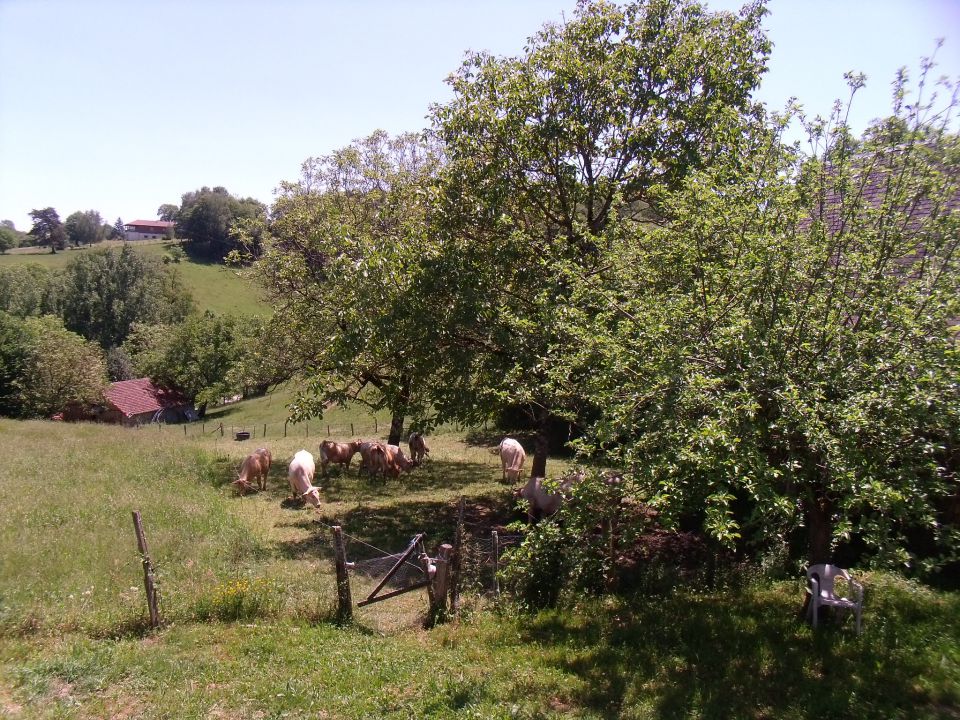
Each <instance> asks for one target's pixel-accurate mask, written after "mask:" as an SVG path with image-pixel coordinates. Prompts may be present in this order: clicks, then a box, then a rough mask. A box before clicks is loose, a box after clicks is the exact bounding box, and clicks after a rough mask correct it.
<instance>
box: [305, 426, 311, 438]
mask: <svg viewBox="0 0 960 720" xmlns="http://www.w3.org/2000/svg"><path fill="white" fill-rule="evenodd" d="M304 437H310V423H309V422H307V429H306V433H305V434H304Z"/></svg>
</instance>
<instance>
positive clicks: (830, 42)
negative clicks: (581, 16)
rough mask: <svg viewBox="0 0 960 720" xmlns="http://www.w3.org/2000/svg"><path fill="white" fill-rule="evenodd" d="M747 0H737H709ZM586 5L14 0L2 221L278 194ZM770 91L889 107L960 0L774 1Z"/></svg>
mask: <svg viewBox="0 0 960 720" xmlns="http://www.w3.org/2000/svg"><path fill="white" fill-rule="evenodd" d="M706 2H707V5H709V7H710V8H712V9H716V10H721V9H723V10H736V9H737V8H739V6H740V5H741V4H742V3H741V2H740V0H706ZM575 6H576V2H575V0H484V1H483V2H478V1H475V2H470V1H468V0H354V1H353V2H344V1H341V2H335V1H334V0H263V1H262V2H250V1H247V0H162V1H161V0H154V1H153V2H147V1H141V2H137V1H131V0H0V219H9V220H12V221H13V222H14V223H15V224H16V226H17V228H18V229H20V230H29V229H30V227H31V224H32V222H31V219H30V216H29V213H30V211H31V210H33V209H39V208H44V207H50V206H52V207H54V208H55V209H56V210H57V212H58V213H59V215H60V218H61V219H63V220H65V219H66V218H67V216H69V215H70V214H71V213H73V212H75V211H86V210H96V211H98V212H99V213H100V214H101V216H102V217H103V219H104V221H105V222H108V223H110V224H112V223H113V222H114V221H115V220H116V219H117V218H118V217H119V218H122V219H123V220H124V221H125V222H131V221H133V220H137V219H145V220H152V219H156V213H157V208H159V206H160V205H162V204H165V203H172V204H174V205H179V204H180V198H181V195H183V194H184V193H186V192H189V191H192V190H197V189H199V188H201V187H203V186H210V187H214V186H217V185H222V186H224V187H226V188H227V189H228V190H229V191H230V192H231V193H232V194H234V195H236V196H239V197H254V198H256V199H258V200H260V201H261V202H264V203H267V204H270V203H271V202H272V201H273V198H274V189H275V188H276V187H277V185H278V184H279V183H280V182H281V181H283V180H296V179H297V178H298V176H299V173H300V166H301V164H302V163H303V161H304V160H306V159H307V158H308V157H313V156H319V155H326V154H328V153H330V152H332V151H333V150H336V149H337V148H340V147H343V146H345V145H347V144H349V143H350V142H351V141H352V140H354V139H357V138H361V137H365V136H367V135H369V134H370V133H371V132H373V131H374V130H376V129H384V130H386V131H388V132H389V133H391V134H396V133H400V132H404V131H417V130H421V129H423V128H424V127H427V125H428V124H429V121H428V119H427V115H428V114H429V110H430V106H431V104H434V103H443V102H446V101H448V100H449V99H450V98H451V94H450V91H449V89H448V87H447V85H446V84H445V83H444V80H445V78H446V77H447V76H448V75H450V74H451V73H452V72H454V71H455V70H456V69H457V68H458V67H459V66H460V63H461V62H462V60H463V57H464V53H465V52H467V51H470V50H474V51H479V50H485V51H488V52H491V53H493V54H496V55H508V56H516V55H520V54H522V52H523V47H524V44H525V42H526V39H527V38H528V37H529V36H531V35H532V34H534V33H535V32H536V31H537V30H538V29H539V28H540V27H541V26H542V25H543V24H544V23H545V22H555V21H562V20H563V18H564V17H567V18H570V17H572V16H573V10H574V8H575ZM768 7H769V10H770V14H769V15H768V16H767V18H766V20H765V22H764V26H765V28H766V30H767V33H768V35H769V37H770V38H771V40H772V41H773V43H774V48H773V52H772V54H771V58H770V62H769V66H770V69H769V71H768V73H767V75H766V77H765V79H764V81H763V84H762V86H761V87H760V89H759V91H758V93H757V98H758V99H759V100H762V101H763V102H765V103H767V104H768V105H769V106H770V107H772V108H775V109H780V108H782V107H783V106H784V105H785V103H786V102H787V100H788V98H790V97H796V98H798V100H799V101H800V102H801V103H802V104H803V105H804V108H805V109H806V110H807V111H808V112H809V113H810V114H812V115H815V114H818V113H819V114H827V113H829V111H830V108H831V105H832V103H833V101H834V100H835V99H837V98H845V97H846V96H847V94H848V93H847V89H846V84H845V81H844V79H843V74H844V72H845V71H847V70H855V71H861V72H864V73H866V75H867V78H868V80H867V82H868V85H867V87H866V89H865V90H863V91H861V92H860V93H858V96H857V101H856V103H855V105H854V111H853V113H852V114H851V122H852V125H853V127H854V130H855V131H857V132H860V131H862V130H863V128H865V127H866V125H867V123H868V122H869V121H870V120H871V119H872V118H876V117H880V116H882V115H885V114H887V112H888V111H889V108H890V83H891V81H892V80H893V78H894V76H895V73H896V70H897V68H899V67H901V66H906V67H908V69H912V74H913V75H914V76H916V74H917V69H918V67H919V60H920V58H921V57H924V56H929V55H930V54H931V53H933V51H934V49H935V41H936V39H937V38H943V39H944V45H943V47H942V48H941V49H940V50H939V51H938V53H937V55H936V60H937V63H938V67H937V74H938V75H939V74H945V75H949V76H952V77H954V78H957V77H960V0H770V2H769V4H768Z"/></svg>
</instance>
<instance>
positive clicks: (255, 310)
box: [0, 240, 271, 316]
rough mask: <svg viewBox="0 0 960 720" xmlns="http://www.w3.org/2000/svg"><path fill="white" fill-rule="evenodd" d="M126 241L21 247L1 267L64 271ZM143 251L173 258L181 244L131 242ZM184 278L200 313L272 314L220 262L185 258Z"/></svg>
mask: <svg viewBox="0 0 960 720" xmlns="http://www.w3.org/2000/svg"><path fill="white" fill-rule="evenodd" d="M123 244H124V243H123V242H122V241H116V240H108V241H104V242H102V243H100V244H98V245H95V246H93V247H92V248H91V247H81V248H79V249H70V250H61V251H59V252H57V253H55V254H54V253H51V252H50V251H49V250H47V249H45V248H44V249H37V248H17V249H15V250H12V251H10V252H8V253H7V254H5V255H0V267H2V266H4V265H14V264H21V263H35V264H37V265H41V266H43V267H46V268H51V269H62V268H63V267H66V265H67V263H69V262H70V260H71V259H73V258H74V257H76V256H77V255H78V254H81V253H86V252H91V251H95V250H96V249H97V248H110V247H112V248H119V247H121V246H122V245H123ZM129 244H130V245H132V246H133V247H134V248H135V249H136V250H138V251H139V252H142V253H144V254H145V255H152V256H154V257H157V258H163V257H165V256H169V251H170V249H171V248H173V247H176V246H178V245H179V243H178V242H177V241H173V240H137V241H135V242H132V243H129ZM171 266H172V267H173V268H174V269H176V271H177V273H179V275H180V279H181V281H182V282H183V284H184V286H185V287H186V288H187V289H189V291H190V293H191V295H192V296H193V299H194V302H195V303H196V305H197V310H198V311H199V312H203V311H204V310H210V311H211V312H214V313H217V314H219V315H224V314H231V315H246V316H249V315H268V314H270V312H271V310H270V307H269V306H268V305H267V304H266V303H265V302H263V299H262V297H263V296H262V292H261V290H260V289H259V288H257V286H256V285H255V284H254V283H253V282H251V281H249V280H247V279H245V278H243V277H241V276H240V275H239V274H238V271H237V270H236V269H234V268H228V267H225V266H224V265H220V264H217V263H207V262H195V261H193V260H192V259H190V258H189V257H184V258H183V259H182V260H181V261H180V262H178V263H171Z"/></svg>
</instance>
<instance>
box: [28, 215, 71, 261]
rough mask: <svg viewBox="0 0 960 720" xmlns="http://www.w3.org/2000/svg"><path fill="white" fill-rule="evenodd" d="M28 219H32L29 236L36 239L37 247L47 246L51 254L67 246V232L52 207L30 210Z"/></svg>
mask: <svg viewBox="0 0 960 720" xmlns="http://www.w3.org/2000/svg"><path fill="white" fill-rule="evenodd" d="M30 217H32V218H33V227H32V228H30V232H29V235H30V236H31V237H34V238H36V240H37V245H42V246H49V247H50V252H51V253H55V252H57V250H63V249H64V248H65V247H66V246H67V231H66V230H65V229H64V227H63V223H62V222H60V216H59V215H58V214H57V211H56V210H54V209H53V208H52V207H48V208H43V209H42V210H31V211H30Z"/></svg>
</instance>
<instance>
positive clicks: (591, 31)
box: [419, 0, 769, 475]
mask: <svg viewBox="0 0 960 720" xmlns="http://www.w3.org/2000/svg"><path fill="white" fill-rule="evenodd" d="M764 12H765V10H764V9H763V6H762V4H761V3H755V4H752V5H749V6H747V7H746V8H745V9H744V10H743V11H742V13H741V14H740V15H734V14H730V13H712V12H709V11H708V10H707V9H706V8H705V7H703V6H701V5H699V4H697V3H694V2H689V1H687V0H650V1H649V2H634V3H630V4H627V5H625V6H623V7H618V6H616V5H613V4H610V3H605V2H596V3H590V2H583V3H581V4H579V5H578V7H577V10H576V12H575V15H574V17H573V19H571V20H570V21H569V22H567V23H565V24H562V25H548V26H546V27H544V28H543V30H541V31H540V32H539V33H537V34H536V35H535V36H534V37H533V38H531V39H530V41H529V44H528V46H527V49H526V51H525V53H524V55H523V56H521V57H519V58H497V57H492V56H490V55H487V54H484V53H474V54H471V55H470V56H468V58H467V60H466V61H465V62H464V64H463V66H462V67H461V68H460V69H459V70H458V71H457V72H456V73H455V74H454V75H453V76H452V78H451V79H450V84H451V86H452V89H453V92H454V99H453V100H452V101H450V102H449V103H447V104H446V105H442V106H439V107H436V108H435V109H434V122H435V131H436V133H437V135H438V136H439V137H440V138H441V140H442V141H443V143H444V148H445V152H446V153H447V157H448V160H449V164H448V166H447V169H446V172H445V174H444V185H443V194H442V195H441V203H440V206H439V207H438V210H437V213H436V215H435V217H434V219H435V224H436V227H437V228H439V229H440V236H439V248H438V250H437V252H436V253H434V254H433V255H432V256H431V257H429V258H428V259H427V267H426V270H425V273H424V275H423V280H422V287H420V288H419V292H420V293H422V294H424V295H428V296H429V295H431V294H432V293H435V295H434V296H433V302H432V303H431V307H432V308H433V309H434V310H435V311H436V312H435V313H434V318H433V321H432V323H431V326H432V327H434V328H435V329H436V333H435V336H434V338H433V339H431V341H430V342H431V345H432V346H433V347H435V348H437V349H438V350H441V351H443V352H444V353H445V354H446V359H445V361H444V362H443V363H442V367H441V368H440V371H439V372H438V373H436V374H435V376H434V377H435V378H436V381H437V382H436V384H435V387H434V396H435V399H436V401H437V403H438V407H439V408H440V409H441V411H442V412H443V413H446V414H450V415H454V416H457V417H460V418H462V419H465V420H476V419H478V418H479V417H482V416H484V415H486V414H488V413H490V412H492V411H493V410H496V409H497V408H500V407H502V406H504V405H506V404H514V405H520V406H522V407H525V408H527V409H528V411H529V414H530V416H531V417H532V419H533V420H534V421H535V422H536V423H537V426H538V429H539V431H538V435H537V446H536V448H535V456H534V462H533V468H532V472H533V474H535V475H543V474H545V465H546V456H547V428H548V424H549V422H550V419H551V416H552V415H557V414H560V415H567V416H569V417H571V418H574V419H575V418H577V417H579V416H582V415H583V414H584V413H585V412H587V411H588V410H589V407H588V406H589V405H590V402H589V401H587V400H585V399H584V397H583V394H582V393H581V392H580V391H579V389H578V388H577V387H576V386H575V384H571V385H568V386H567V387H561V386H560V385H558V384H556V383H553V384H551V383H548V382H546V380H547V375H546V366H545V364H544V363H545V360H546V359H549V358H552V357H557V356H562V355H563V354H564V353H565V352H567V350H568V348H567V347H566V346H565V345H564V341H563V340H564V335H563V332H562V328H563V324H564V322H565V320H564V310H563V308H564V306H565V305H566V304H567V301H568V294H569V284H568V282H567V280H566V279H565V278H564V277H563V273H562V271H561V269H560V268H561V267H562V266H563V264H565V263H573V264H574V265H576V266H577V267H579V268H581V269H582V270H583V271H584V272H586V273H597V272H599V271H600V270H601V269H602V267H603V265H604V263H605V262H607V257H606V251H607V250H608V248H609V239H608V237H607V231H608V226H609V225H610V223H611V222H612V221H614V220H616V221H617V222H618V227H619V226H620V225H622V224H623V223H637V222H639V221H642V220H644V219H649V218H651V217H656V216H657V214H658V213H659V211H660V208H659V206H660V204H661V203H662V194H663V192H664V191H666V190H669V189H671V188H674V187H677V186H678V185H680V184H681V183H682V182H683V180H684V178H685V177H687V175H688V174H689V173H690V172H692V171H695V170H696V169H697V168H699V167H702V166H704V165H706V164H709V163H710V162H711V161H712V160H713V159H714V158H716V157H718V156H722V155H724V154H725V153H726V152H727V151H728V147H729V144H730V142H731V141H732V139H733V138H736V137H737V135H738V134H739V133H740V132H741V126H742V119H741V118H742V115H744V114H745V113H748V112H749V111H750V108H751V102H750V93H751V91H752V90H753V89H754V88H755V87H756V86H757V84H758V83H759V80H760V77H761V74H762V73H763V72H764V70H765V66H766V57H767V53H768V51H769V43H768V41H767V40H766V38H765V36H764V35H763V33H762V31H761V28H760V20H761V18H762V16H763V14H764Z"/></svg>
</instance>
